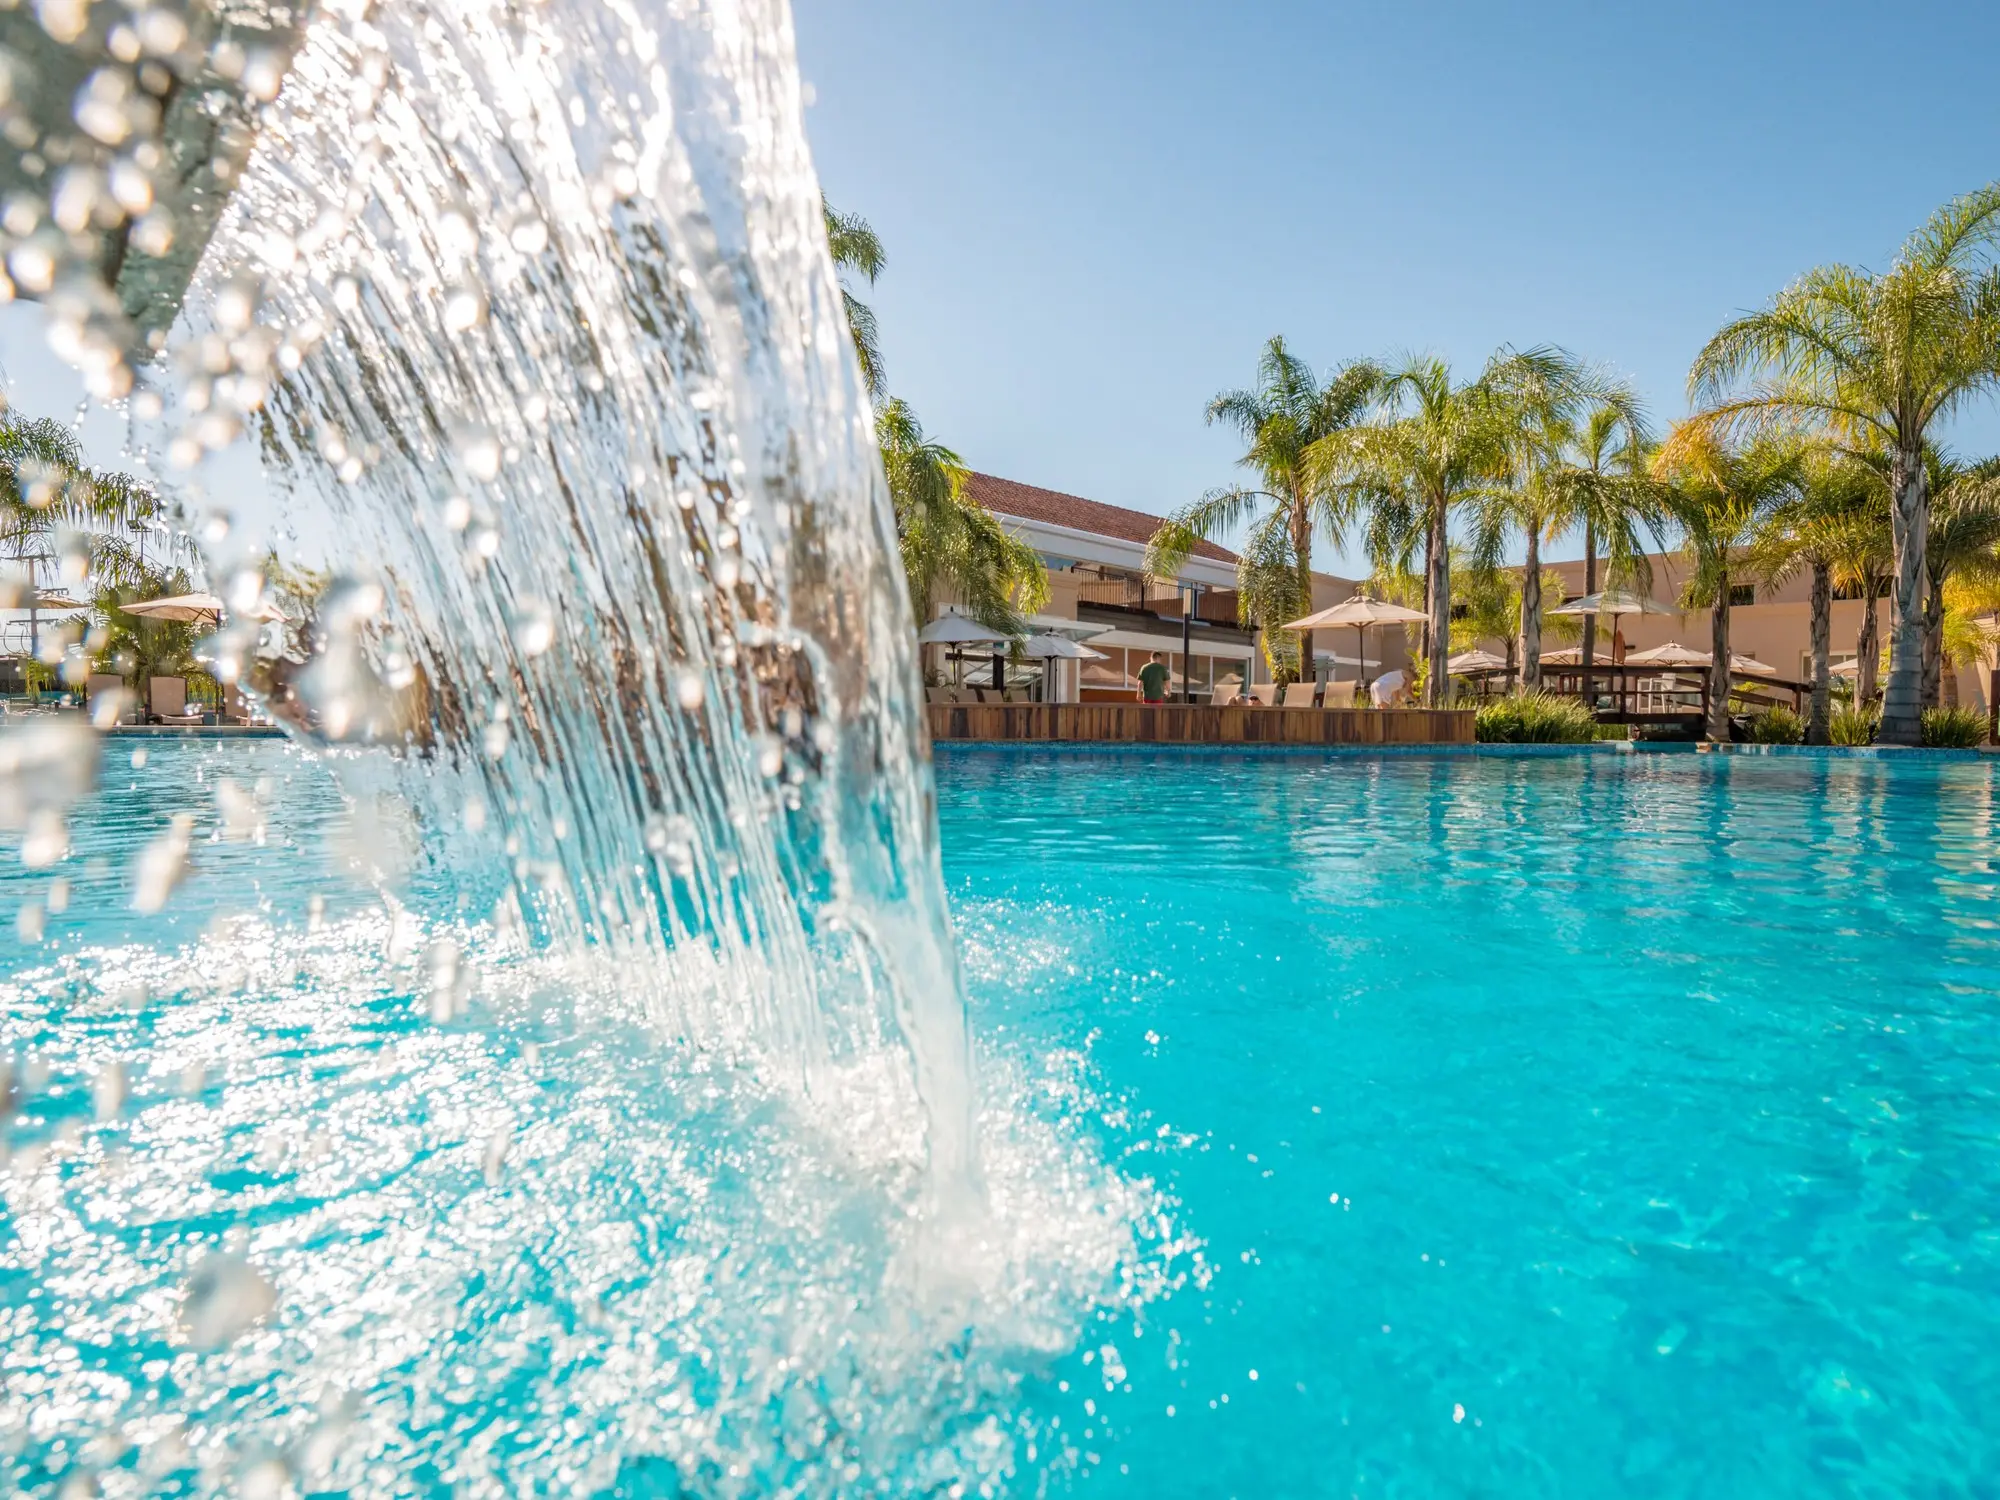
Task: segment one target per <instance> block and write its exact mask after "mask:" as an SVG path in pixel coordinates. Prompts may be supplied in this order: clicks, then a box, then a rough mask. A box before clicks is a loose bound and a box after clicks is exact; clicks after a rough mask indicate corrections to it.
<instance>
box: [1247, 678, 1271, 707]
mask: <svg viewBox="0 0 2000 1500" xmlns="http://www.w3.org/2000/svg"><path fill="white" fill-rule="evenodd" d="M1250 696H1251V697H1253V698H1255V699H1256V700H1257V701H1258V702H1259V703H1261V704H1263V705H1264V706H1265V707H1266V708H1269V707H1270V706H1271V705H1272V704H1274V703H1276V702H1277V701H1278V685H1277V684H1276V683H1275V682H1253V683H1252V684H1251V685H1250Z"/></svg>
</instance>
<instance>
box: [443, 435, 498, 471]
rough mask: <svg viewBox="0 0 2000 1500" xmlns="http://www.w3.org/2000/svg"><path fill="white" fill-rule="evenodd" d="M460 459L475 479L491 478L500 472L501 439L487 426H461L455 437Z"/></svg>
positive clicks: (455, 445)
mask: <svg viewBox="0 0 2000 1500" xmlns="http://www.w3.org/2000/svg"><path fill="white" fill-rule="evenodd" d="M452 445H453V447H454V448H455V449H456V450H457V452H458V457H459V461H460V462H461V463H463V464H464V465H465V469H466V472H467V473H468V474H470V475H471V476H472V477H473V478H474V479H478V480H490V479H493V478H496V477H498V475H499V473H500V439H499V438H497V437H495V436H494V434H493V429H492V428H490V427H485V426H478V425H474V426H467V427H461V428H460V429H459V430H458V433H457V435H456V436H455V438H454V439H453V444H452Z"/></svg>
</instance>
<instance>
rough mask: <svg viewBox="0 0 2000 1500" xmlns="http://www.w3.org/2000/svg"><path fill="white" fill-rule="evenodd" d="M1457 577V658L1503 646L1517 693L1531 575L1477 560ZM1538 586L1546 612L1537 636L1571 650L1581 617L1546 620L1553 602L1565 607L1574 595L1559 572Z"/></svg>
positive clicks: (1542, 577) (1544, 573)
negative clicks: (1483, 645) (1486, 646)
mask: <svg viewBox="0 0 2000 1500" xmlns="http://www.w3.org/2000/svg"><path fill="white" fill-rule="evenodd" d="M1452 575H1453V577H1455V578H1457V579H1458V580H1459V582H1458V584H1457V586H1456V590H1455V592H1456V594H1457V597H1456V598H1455V599H1453V600H1452V610H1451V649H1452V653H1453V655H1456V654H1457V653H1458V652H1460V651H1469V650H1471V649H1472V648H1473V647H1475V646H1477V645H1478V644H1479V643H1480V642H1481V641H1499V642H1501V643H1502V645H1503V646H1504V648H1505V650H1506V653H1507V687H1508V690H1509V691H1510V692H1511V691H1512V690H1513V687H1514V682H1515V676H1516V674H1517V673H1518V672H1519V671H1520V662H1521V658H1520V656H1519V655H1518V654H1517V653H1518V652H1519V650H1520V648H1521V643H1522V641H1523V640H1524V639H1525V638H1526V635H1527V631H1526V629H1525V627H1524V624H1523V603H1522V600H1523V595H1524V593H1525V590H1524V588H1523V584H1524V582H1525V578H1526V570H1525V569H1523V570H1522V571H1521V572H1520V573H1516V572H1515V571H1514V570H1513V569H1512V568H1501V567H1495V566H1490V565H1488V564H1487V563H1486V562H1485V560H1484V559H1481V558H1474V559H1472V560H1470V561H1469V562H1468V563H1467V565H1466V566H1464V567H1458V566H1454V567H1453V570H1452ZM1538 582H1539V584H1540V587H1539V588H1538V589H1537V590H1536V594H1537V597H1538V598H1539V600H1540V601H1541V606H1542V608H1543V610H1544V612H1545V617H1544V619H1543V621H1542V624H1541V626H1540V627H1539V629H1538V632H1537V639H1538V641H1539V640H1541V639H1547V640H1554V641H1559V642H1560V643H1562V644H1563V645H1565V646H1568V645H1571V644H1572V643H1574V642H1575V640H1576V638H1577V636H1578V634H1579V633H1580V631H1581V629H1582V627H1581V626H1580V625H1579V624H1578V623H1577V619H1576V617H1575V616H1574V615H1548V614H1546V610H1547V608H1548V606H1549V604H1550V602H1551V601H1553V602H1554V604H1555V605H1557V606H1560V605H1561V604H1562V603H1563V602H1564V600H1565V599H1566V597H1567V595H1568V586H1567V584H1566V583H1565V582H1564V580H1563V576H1562V574H1561V573H1560V572H1559V571H1557V570H1556V569H1554V568H1543V569H1542V570H1541V571H1540V574H1539V578H1538ZM1585 618H1586V619H1588V618H1589V617H1588V616H1585Z"/></svg>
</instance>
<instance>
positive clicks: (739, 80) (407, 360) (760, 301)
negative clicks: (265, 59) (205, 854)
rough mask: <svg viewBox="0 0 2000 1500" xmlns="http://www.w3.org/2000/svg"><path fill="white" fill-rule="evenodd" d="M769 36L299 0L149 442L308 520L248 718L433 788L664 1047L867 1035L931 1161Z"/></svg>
mask: <svg viewBox="0 0 2000 1500" xmlns="http://www.w3.org/2000/svg"><path fill="white" fill-rule="evenodd" d="M791 51H792V44H791V36H790V31H789V22H788V18H787V16H786V14H785V12H784V10H783V8H782V7H781V6H779V5H775V4H756V3H751V4H745V5H740V6H738V5H719V6H715V7H712V8H700V7H694V6H673V5H668V6H658V7H645V6H635V5H601V4H584V3H577V4H569V5H564V4H546V5H519V4H500V3H493V4H484V5H481V4H453V5H436V6H409V5H398V6H393V7H381V8H379V9H368V8H364V7H360V6H351V7H342V6H333V7H329V14H328V15H327V16H326V17H325V18H324V19H323V20H322V22H321V23H320V24H318V25H315V26H314V27H313V28H312V29H311V30H310V31H309V32H308V34H307V36H306V38H305V40H304V44H303V46H302V48H301V50H300V52H299V54H298V56H297V57H296V58H295V59H294V61H293V64H292V67H291V71H290V76H289V78H288V81H287V83H286V86H285V89H284V91H283V93H282V95H281V96H280V97H279V98H278V99H277V101H276V102H275V104H274V105H273V106H272V107H271V109H270V110H269V111H268V118H267V119H266V121H265V122H264V125H263V129H262V134H261V139H260V142H259V145H258V147H257V149H256V151H255V153H254V155H253V156H252V158H251V160H250V162H249V165H248V167H247V169H246V171H245V173H244V175H243V180H242V183H241V185H240V187H239V188H238V190H237V191H236V193H235V195H234V198H233V200H232V202H231V204H230V207H229V209H228V211H227V213H226V214H225V216H224V218H223V220H222V223H221V225H220V226H219V229H218V232H217V236H216V239H215V242H214V245H213V246H212V248H211V250H210V253H209V255H208V257H207V259H206V261H205V262H204V265H203V268H202V272H201V274H200V276H199V277H198V278H197V280H196V283H195V286H194V288H193V295H192V298H191V306H192V308H193V310H194V316H195V318H196V319H197V320H198V322H199V323H200V324H201V330H202V331H200V332H199V333H195V334H191V335H190V336H188V337H187V338H185V339H184V340H183V341H182V342H181V344H180V346H179V348H178V349H177V350H176V351H175V352H174V354H173V355H172V356H170V357H172V358H177V359H178V360H179V361H180V363H181V367H182V369H183V371H184V374H185V375H186V377H187V386H186V387H185V389H186V390H187V393H188V398H189V399H188V401H187V406H188V407H189V408H192V409H190V410H186V411H185V412H184V413H180V414H177V415H178V416H179V418H180V420H179V423H178V431H177V433H176V435H175V437H174V438H173V439H172V443H171V446H172V447H173V448H174V449H175V450H177V452H176V455H175V456H177V457H179V458H181V459H183V460H187V459H192V458H193V457H194V452H195V450H196V449H198V448H200V447H202V446H205V445H212V444H214V443H216V442H218V441H224V440H228V439H229V438H230V437H231V435H232V433H233V432H234V430H235V429H236V427H237V426H238V425H239V424H241V425H242V426H244V427H245V428H247V429H248V431H249V433H250V434H251V435H252V437H253V438H255V439H256V440H257V441H259V442H260V443H261V445H262V449H263V452H264V455H265V458H266V460H267V463H268V465H269V467H270V468H271V469H272V470H273V471H275V472H276V473H277V474H278V475H280V476H282V483H283V486H284V488H285V490H286V492H287V494H288V498H289V503H290V504H291V505H292V506H293V507H297V508H305V509H307V510H309V511H314V512H319V513H323V514H324V515H326V516H328V517H330V518H332V524H333V527H334V528H335V531H336V534H337V535H338V536H339V538H340V539H341V543H340V545H341V553H340V556H341V558H342V559H343V566H345V567H347V568H348V569H349V570H350V571H351V572H352V574H353V575H354V578H355V580H356V581H355V583H354V584H353V585H352V586H350V588H349V589H348V590H346V591H345V592H344V593H342V594H340V595H337V596H336V597H335V598H333V599H332V600H331V601H329V602H328V604H327V606H326V609H325V614H326V619H325V620H324V622H323V623H324V625H325V631H324V635H323V639H322V649H321V655H320V656H319V658H318V659H317V660H315V661H313V662H312V663H311V664H310V665H307V666H305V667H303V668H302V669H301V670H298V671H296V672H295V673H289V672H287V671H286V670H285V668H286V667H287V666H288V665H289V664H287V663H283V662H271V663H262V664H260V663H257V662H256V661H254V660H252V661H250V662H249V663H248V665H249V666H250V668H251V675H252V677H253V679H256V678H258V677H259V675H260V672H261V676H262V679H263V681H264V685H265V686H266V688H267V690H270V691H272V692H273V693H274V696H275V697H276V698H277V700H278V703H279V705H280V707H281V709H284V710H289V711H290V713H291V715H292V716H293V717H295V718H296V719H297V720H298V721H299V722H300V723H301V724H302V725H304V726H305V727H307V728H308V729H309V730H311V731H312V732H315V733H318V734H320V735H322V736H324V737H326V738H330V739H336V740H337V739H342V738H349V737H362V738H377V739H389V740H392V741H401V742H402V743H403V746H404V749H405V753H406V754H409V755H412V756H413V757H415V758H417V759H418V760H420V761H424V762H432V761H438V762H443V763H445V764H447V765H449V766H453V767H459V768H463V770H464V771H465V773H466V774H465V775H464V776H463V777H461V778H457V779H455V781H454V785H455V786H458V787H459V788H461V789H462V790H463V792H464V796H463V798H462V800H460V799H454V800H455V801H456V803H457V805H452V804H451V803H441V802H439V801H438V800H437V799H435V798H432V799H431V800H430V802H429V804H428V805H427V806H426V809H425V812H426V815H427V816H428V817H430V818H432V819H436V820H439V821H443V822H451V821H454V820H463V821H469V822H470V823H472V824H473V825H475V826H479V827H482V828H485V829H490V830H491V831H492V836H493V839H494V840H495V841H497V844H498V846H499V851H500V852H501V853H502V854H503V856H504V858H505V859H506V860H507V861H510V862H511V866H512V871H513V877H514V878H513V882H512V885H513V893H512V894H513V895H514V897H515V898H516V900H517V901H518V904H519V907H520V908H521V910H522V913H523V915H524V916H525V917H526V919H527V920H528V922H529V923H530V924H531V925H532V926H533V927H534V928H535V929H536V930H537V931H539V932H540V933H542V934H543V935H545V936H546V937H547V938H550V939H552V940H555V941H558V942H562V943H565V944H571V945H574V944H578V943H583V944H589V945H591V946H592V947H593V948H595V949H599V950H602V951H603V952H604V953H605V954H606V955H608V957H609V959H610V961H611V962H612V963H613V964H614V965H615V966H616V969H617V972H618V973H619V974H620V975H621V976H622V977H623V978H624V979H625V980H626V981H627V982H630V983H640V984H643V985H644V986H645V988H646V990H647V992H648V993H647V995H646V999H647V1000H648V1002H649V1003H650V1005H651V1006H652V1007H653V1008H654V1010H655V1013H656V1015H657V1016H658V1018H659V1019H660V1020H661V1021H662V1022H663V1023H664V1024H665V1025H666V1026H667V1027H669V1028H670V1029H672V1030H674V1031H675V1032H677V1033H681V1034H685V1035H688V1036H692V1037H696V1038H700V1039H703V1040H706V1041H712V1042H714V1043H716V1044H719V1045H729V1046H750V1047H754V1048H756V1049H757V1050H758V1054H759V1056H760V1057H762V1058H765V1059H767V1060H769V1061H771V1062H772V1063H774V1064H778V1065H783V1066H788V1067H793V1068H796V1069H798V1070H799V1072H800V1073H801V1075H802V1077H803V1078H804V1080H805V1082H806V1083H807V1085H808V1087H809V1088H818V1089H822V1090H823V1089H827V1088H831V1087H833V1082H832V1078H833V1073H832V1067H833V1065H834V1064H836V1063H837V1062H838V1060H839V1059H841V1058H843V1057H845V1056H847V1055H850V1054H851V1053H852V1052H853V1050H854V1049H855V1048H856V1047H857V1046H861V1045H872V1044H873V1043H875V1042H876V1041H878V1040H879V1030H880V1026H881V1023H882V1021H883V1020H884V1018H885V1014H886V1017H887V1019H889V1020H890V1021H892V1022H893V1025H894V1028H895V1030H896V1031H897V1032H899V1034H900V1035H901V1037H902V1039H903V1042H904V1044H905V1045H906V1047H907V1050H908V1055H909V1058H910V1061H911V1064H912V1067H913V1077H914V1083H915V1085H916V1087H917V1088H918V1089H919V1090H920V1092H921V1096H922V1100H923V1103H924V1107H925V1112H926V1113H925V1118H926V1124H927V1127H928V1132H929V1141H930V1151H931V1156H932V1159H933V1162H934V1165H935V1166H936V1168H937V1169H938V1171H939V1172H940V1173H942V1174H948V1175H954V1176H963V1175H965V1174H968V1173H969V1172H970V1171H971V1168H972V1161H971V1157H970V1146H969V1137H968V1133H967V1111H968V1108H969V1104H968V1098H969V1094H968V1083H967V1076H966V1074H967V1064H966V1044H965V1038H964V1029H963V1021H962V1005H961V1001H960V998H959V983H958V976H957V971H956V960H955V957H954V956H953V949H952V946H951V943H950V939H949V934H948V929H947V922H946V918H945V913H944V905H943V896H942V888H941V881H940V877H939V873H938V861H937V850H936V845H935V835H934V822H933V819H932V817H931V813H930V809H929V806H928V801H929V797H930V780H929V770H928V765H927V756H926V753H925V748H924V738H923V731H922V730H921V728H920V727H919V725H918V721H917V712H918V708H917V705H918V703H919V702H920V695H919V692H918V689H917V679H916V675H915V671H914V668H913V664H912V650H913V648H912V646H911V638H910V632H909V630H908V629H907V626H906V621H907V617H908V606H907V603H906V602H905V598H904V594H903V591H902V586H901V582H900V573H899V570H898V569H897V567H896V566H895V564H894V559H895V557H896V552H895V549H894V546H893V532H892V520H891V514H890V510H889V507H888V505H887V503H886V499H885V495H884V492H883V486H882V481H881V478H880V474H879V470H878V467H877V463H876V460H875V458H874V456H873V451H872V448H871V445H870V434H869V424H868V420H867V409H866V405H865V402H864V400H863V398H862V395H861V392H860V387H859V384H858V377H857V374H856V371H855V367H854V360H853V357H852V354H851V353H850V351H849V349H848V347H847V344H846V341H845V336H844V332H843V329H842V324H841V321H840V320H841V304H840V298H839V294H838V288H837V286H836V284H835V282H834V280H833V276H832V271H831V267H830V264H829V261H828V259H827V254H826V249H825V244H824V236H823V232H822V230H821V227H820V207H819V196H818V188H817V184H816V180H815V178H814V176H813V172H812V166H811V162H810V160H809V159H808V156H807V153H806V149H805V143H804V138H803V134H802V128H801V120H800V110H801V103H800V98H799V86H798V80H797V77H796V73H795V71H794V69H793V66H792V63H791ZM222 547H223V549H226V548H227V542H226V541H225V542H224V543H223V544H222ZM252 561H253V560H252V559H247V558H241V559H239V562H241V563H246V564H247V563H251V562H252ZM246 588H247V591H248V593H250V594H251V595H253V596H254V593H255V583H254V580H246ZM244 648H245V655H247V656H251V657H254V648H250V647H249V646H248V643H247V641H246V642H245V643H244ZM274 667H275V668H276V669H277V674H276V676H275V677H274V676H273V673H272V669H273V668H274Z"/></svg>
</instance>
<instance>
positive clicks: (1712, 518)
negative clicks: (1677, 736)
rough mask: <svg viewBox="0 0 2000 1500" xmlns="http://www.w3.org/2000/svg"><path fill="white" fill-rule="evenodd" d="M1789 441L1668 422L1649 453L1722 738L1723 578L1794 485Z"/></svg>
mask: <svg viewBox="0 0 2000 1500" xmlns="http://www.w3.org/2000/svg"><path fill="white" fill-rule="evenodd" d="M1800 465H1801V458H1800V454H1799V452H1798V450H1797V448H1796V447H1793V446H1786V445H1780V444H1777V443H1757V444H1753V445H1751V446H1750V447H1748V448H1742V449H1739V448H1736V447H1734V446H1732V445H1731V444H1730V443H1728V442H1727V441H1726V440H1725V439H1724V438H1723V437H1722V436H1721V435H1720V434H1719V433H1718V432H1717V431H1716V429H1715V428H1714V427H1712V426H1709V425H1707V424H1704V423H1701V422H1698V421H1690V422H1683V423H1682V424H1681V425H1680V426H1679V427H1677V428H1675V429H1674V431H1673V433H1672V435H1671V436H1669V437H1668V439H1667V441H1666V443H1665V445H1664V446H1662V447H1661V449H1660V451H1659V453H1657V454H1656V455H1655V456H1654V459H1653V477H1654V478H1655V479H1656V480H1658V481H1659V482H1660V483H1661V484H1663V485H1664V486H1665V487H1666V491H1665V497H1664V498H1665V503H1666V505H1667V508H1668V509H1669V511H1670V512H1671V513H1672V515H1673V518H1674V520H1675V522H1676V523H1677V524H1678V525H1679V526H1680V528H1681V532H1682V536H1683V538H1684V542H1683V549H1684V551H1685V554H1686V556H1687V559H1688V561H1689V563H1690V564H1692V566H1691V568H1690V569H1689V572H1688V578H1687V582H1686V584H1685V586H1684V587H1683V588H1682V590H1681V603H1682V605H1683V607H1685V608H1688V609H1700V608H1703V607H1706V608H1707V609H1708V611H1709V650H1710V653H1711V655H1710V665H1709V669H1708V670H1709V694H1708V724H1707V726H1706V728H1707V733H1708V737H1709V738H1710V739H1712V740H1727V739H1728V738H1729V664H1730V649H1729V609H1730V603H1731V600H1730V590H1731V586H1732V584H1731V580H1732V577H1733V575H1734V573H1735V571H1736V569H1737V564H1738V562H1739V559H1744V560H1746V561H1747V558H1745V554H1747V552H1748V549H1749V547H1750V545H1751V544H1752V542H1753V541H1754V540H1755V539H1756V537H1757V535H1758V533H1759V531H1760V530H1761V529H1762V528H1763V527H1764V526H1765V525H1766V524H1767V521H1768V518H1769V516H1770V515H1771V513H1772V512H1773V511H1774V510H1776V509H1777V508H1778V507H1779V506H1780V505H1781V504H1783V503H1784V502H1785V501H1786V500H1788V499H1790V498H1791V497H1792V496H1793V495H1794V494H1795V493H1796V490H1797V485H1798V474H1799V469H1800Z"/></svg>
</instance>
